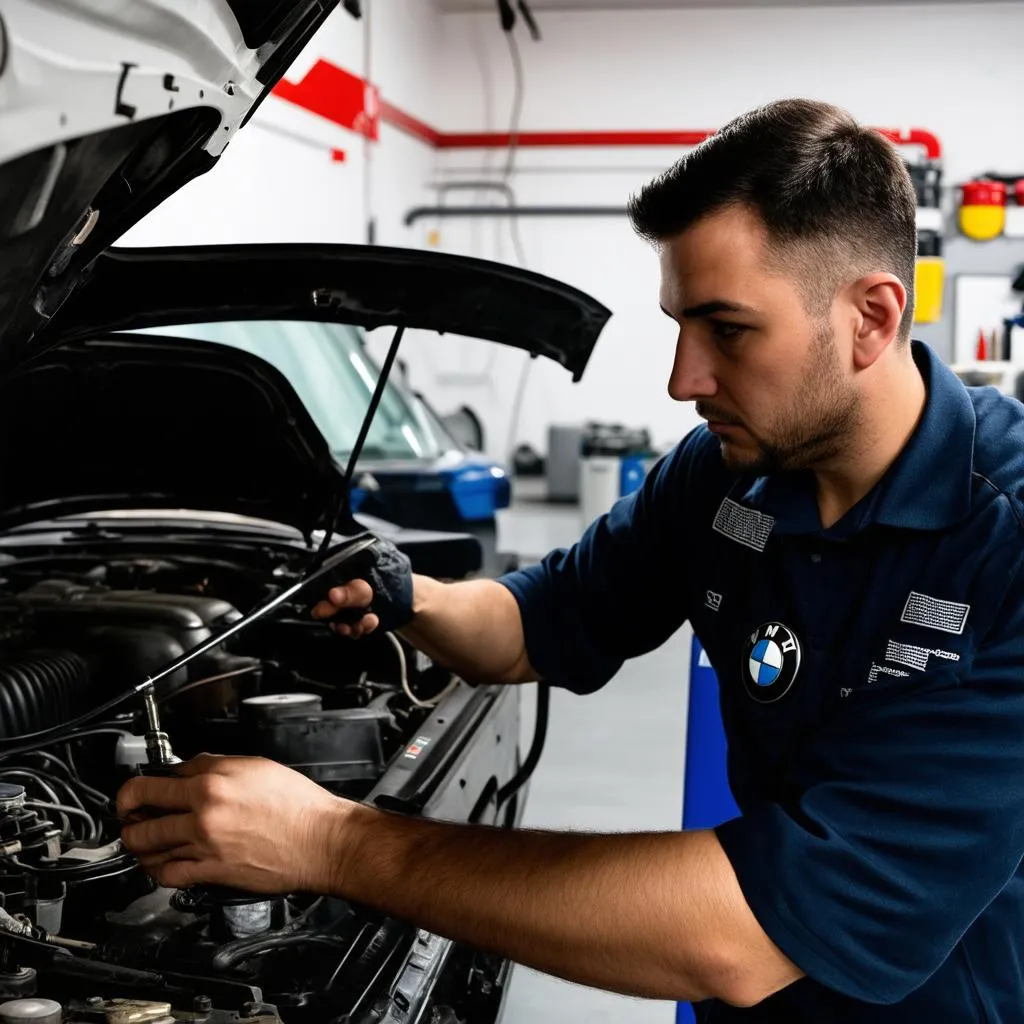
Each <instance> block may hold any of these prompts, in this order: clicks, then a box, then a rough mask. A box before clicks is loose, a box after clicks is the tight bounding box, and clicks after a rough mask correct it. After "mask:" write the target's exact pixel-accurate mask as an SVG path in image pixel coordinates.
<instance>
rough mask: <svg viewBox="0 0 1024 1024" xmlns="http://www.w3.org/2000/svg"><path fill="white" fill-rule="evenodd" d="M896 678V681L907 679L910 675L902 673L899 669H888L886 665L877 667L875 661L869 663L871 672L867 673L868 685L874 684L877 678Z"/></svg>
mask: <svg viewBox="0 0 1024 1024" xmlns="http://www.w3.org/2000/svg"><path fill="white" fill-rule="evenodd" d="M880 675H882V676H896V677H897V678H898V679H909V678H910V673H909V672H904V671H903V669H901V668H890V667H889V666H888V665H879V664H878V662H877V661H873V662H871V671H870V672H869V673H868V683H874V682H876V681H877V680H878V677H879V676H880Z"/></svg>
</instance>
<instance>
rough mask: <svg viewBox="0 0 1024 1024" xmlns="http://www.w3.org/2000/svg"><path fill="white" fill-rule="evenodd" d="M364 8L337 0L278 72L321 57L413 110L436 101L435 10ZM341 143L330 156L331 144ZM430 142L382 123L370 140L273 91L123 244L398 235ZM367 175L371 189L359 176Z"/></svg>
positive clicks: (411, 0) (416, 195) (401, 2)
mask: <svg viewBox="0 0 1024 1024" xmlns="http://www.w3.org/2000/svg"><path fill="white" fill-rule="evenodd" d="M363 6H364V17H363V19H361V20H358V21H357V20H355V19H353V18H352V17H351V16H350V15H349V14H348V13H347V12H345V11H344V10H342V9H341V7H340V6H339V7H338V9H337V10H336V11H335V12H334V13H333V14H332V15H331V17H330V18H329V19H328V20H327V21H326V22H325V23H324V25H323V27H322V28H321V29H320V31H319V32H318V33H317V35H316V36H315V37H314V38H313V39H312V40H311V41H310V42H309V44H308V45H307V46H306V48H305V49H304V50H303V52H302V53H301V54H300V55H299V57H298V58H297V59H296V61H295V62H294V64H293V65H292V67H291V68H290V69H289V71H288V73H287V75H286V76H285V77H286V78H287V79H288V80H289V81H291V82H298V81H299V80H300V79H301V78H302V77H303V75H304V74H305V73H306V71H307V70H308V69H309V68H310V67H311V66H312V65H313V64H314V63H315V61H316V60H317V59H318V58H325V59H327V60H330V61H331V62H332V63H334V64H336V65H338V66H340V67H342V68H344V69H345V70H346V71H349V72H351V73H352V74H356V75H360V76H362V77H364V78H369V79H370V80H371V81H373V82H374V83H375V84H377V85H378V86H380V88H381V92H382V94H383V95H384V96H386V97H387V98H388V99H389V100H391V101H392V102H394V103H396V104H398V105H399V106H401V107H402V108H403V109H405V110H408V111H409V112H410V113H413V114H415V115H417V116H419V117H422V118H427V117H429V116H430V115H431V114H432V113H433V112H434V111H435V109H436V100H435V87H436V77H435V75H434V73H433V67H432V63H431V62H432V59H433V56H434V54H435V53H436V46H437V42H438V38H439V32H440V16H439V14H438V13H437V11H436V10H435V8H434V5H433V4H431V3H424V2H423V0H369V2H367V0H364V4H363ZM332 149H341V150H343V151H344V152H345V154H346V159H345V160H344V161H343V162H335V161H333V160H332V159H331V150H332ZM433 165H434V154H433V152H432V151H431V150H429V149H428V148H426V147H424V146H422V145H420V144H418V143H415V142H413V141H412V140H410V139H408V138H407V137H406V136H404V135H402V134H400V133H398V132H396V131H395V130H394V129H392V128H389V127H387V126H382V128H381V138H380V140H379V141H378V142H369V141H368V140H365V139H364V138H363V137H362V136H360V135H358V134H356V133H353V132H349V131H347V130H345V129H343V128H341V127H339V126H338V125H336V124H334V123H332V122H331V121H328V120H326V119H324V118H322V117H319V116H317V115H316V114H312V113H310V112H308V111H306V110H303V109H302V108H301V107H298V106H296V105H295V104H292V103H289V102H287V101H285V100H282V99H280V98H279V97H277V96H274V95H271V96H269V97H267V99H266V100H265V101H264V102H263V104H262V105H261V106H260V108H259V109H258V110H257V111H256V113H255V114H254V116H253V118H252V120H251V121H250V123H249V124H248V125H246V126H245V128H243V129H242V130H241V131H240V132H239V133H238V134H237V135H236V136H235V138H234V139H233V140H232V142H231V144H230V146H228V148H227V150H226V151H225V153H224V155H223V157H222V158H221V159H220V161H219V162H218V163H217V164H216V165H215V166H214V168H213V169H212V170H211V171H209V172H208V173H207V174H205V175H202V176H201V177H200V178H197V179H195V180H194V181H192V182H190V183H189V184H188V185H186V186H185V187H184V188H183V189H181V191H180V192H178V193H177V194H176V195H174V196H172V197H171V198H170V199H169V200H168V201H167V202H166V203H165V204H163V205H162V206H160V207H158V208H157V209H156V210H154V211H153V212H152V213H151V214H150V215H149V216H148V217H147V218H146V219H145V220H143V221H142V222H140V223H139V224H138V225H136V226H135V228H133V229H132V231H130V232H128V233H127V234H126V235H125V236H124V237H123V238H122V239H121V242H120V244H124V245H176V244H182V245H185V244H200V243H208V242H272V241H279V242H316V241H319V242H357V243H362V242H365V241H366V237H367V228H366V224H367V220H368V218H369V217H370V216H371V215H373V216H375V218H376V220H377V223H378V239H377V240H378V241H379V242H387V241H388V240H389V239H390V240H391V241H392V242H394V241H395V238H394V236H395V228H396V225H398V224H399V223H400V218H399V211H401V210H403V209H404V208H405V207H406V205H409V204H411V203H413V202H419V201H422V200H423V198H424V194H423V193H422V185H423V182H424V181H426V180H427V179H428V178H429V177H430V175H431V172H432V168H433ZM368 182H369V183H370V188H369V190H368V189H367V183H368Z"/></svg>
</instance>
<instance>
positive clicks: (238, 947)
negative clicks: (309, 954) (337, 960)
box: [212, 932, 351, 971]
mask: <svg viewBox="0 0 1024 1024" xmlns="http://www.w3.org/2000/svg"><path fill="white" fill-rule="evenodd" d="M317 945H319V946H331V947H332V948H334V949H348V948H349V946H350V945H351V943H350V942H349V940H347V939H344V938H343V937H342V936H340V935H324V934H323V933H321V932H306V933H303V932H296V933H292V934H289V935H281V934H277V935H256V936H254V937H253V938H251V939H244V940H239V941H238V942H236V943H231V944H230V947H229V946H224V947H222V948H221V949H220V950H218V951H217V953H216V954H215V955H214V957H213V962H212V964H213V967H214V969H215V970H218V971H226V970H229V969H230V968H232V967H235V966H236V965H238V964H240V963H243V962H244V961H246V960H251V959H252V958H253V957H256V956H263V954H264V953H270V952H272V951H273V950H276V949H287V948H288V947H290V946H317Z"/></svg>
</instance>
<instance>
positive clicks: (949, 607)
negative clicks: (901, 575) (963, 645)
mask: <svg viewBox="0 0 1024 1024" xmlns="http://www.w3.org/2000/svg"><path fill="white" fill-rule="evenodd" d="M970 610H971V606H970V605H969V604H958V603H957V602H956V601H943V600H941V599H939V598H937V597H929V596H928V595H927V594H919V593H918V592H917V591H916V590H912V591H911V592H910V596H909V597H908V598H907V603H906V605H905V606H904V608H903V614H902V615H901V616H900V622H906V623H909V624H910V625H912V626H924V627H926V628H927V629H937V630H940V631H941V632H943V633H955V634H957V635H959V634H961V633H963V631H964V626H966V625H967V616H968V614H969V612H970Z"/></svg>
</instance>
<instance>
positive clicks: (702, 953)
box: [326, 806, 793, 1000]
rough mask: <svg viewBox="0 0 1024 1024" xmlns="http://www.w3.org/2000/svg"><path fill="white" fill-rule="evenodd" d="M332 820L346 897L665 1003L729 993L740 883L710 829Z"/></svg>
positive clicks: (342, 815) (368, 813) (352, 811)
mask: <svg viewBox="0 0 1024 1024" xmlns="http://www.w3.org/2000/svg"><path fill="white" fill-rule="evenodd" d="M332 828H333V829H334V837H333V839H332V840H329V841H328V842H329V845H330V846H331V847H332V848H334V849H336V850H338V851H342V853H341V857H340V859H339V860H338V861H337V871H336V875H335V877H334V879H333V882H332V883H331V884H330V888H331V889H332V890H333V891H336V892H337V893H338V894H339V895H341V896H343V897H346V898H349V899H353V900H355V901H358V902H361V903H365V904H368V905H372V906H375V907H377V908H378V909H380V910H382V911H384V912H385V913H389V914H394V915H395V916H397V917H401V918H405V919H408V920H412V921H415V922H416V923H417V924H418V925H420V926H421V927H423V928H426V929H427V930H430V931H434V932H436V933H437V934H440V935H444V936H446V937H449V938H453V939H456V940H457V941H461V942H466V943H468V944H470V945H472V946H475V947H477V948H480V949H485V950H488V951H491V952H494V953H497V954H499V955H502V956H505V957H509V958H510V959H512V960H515V961H517V962H519V963H522V964H525V965H527V966H530V967H533V968H536V969H537V970H540V971H544V972H547V973H550V974H555V975H558V976H559V977H562V978H566V979H568V980H571V981H576V982H580V983H582V984H587V985H593V986H598V987H602V988H607V989H612V990H615V991H618V992H623V993H626V994H630V995H637V996H646V997H652V998H660V999H691V1000H696V999H703V998H707V997H710V996H719V997H723V998H728V997H729V994H730V993H731V992H734V991H736V990H737V989H736V986H737V983H738V982H737V979H736V978H735V977H733V976H732V975H733V973H734V971H735V969H736V965H735V963H734V962H733V961H731V960H730V957H731V955H732V952H733V950H734V946H733V944H732V943H731V941H730V940H729V937H728V935H727V934H726V933H727V932H728V928H729V926H730V925H729V922H730V920H731V918H730V913H731V907H732V903H733V901H734V900H735V893H734V892H733V891H731V889H730V879H731V885H732V886H733V887H734V886H735V878H734V877H733V876H731V873H730V875H729V877H728V878H723V875H722V870H723V868H722V865H723V862H724V853H722V851H721V847H720V846H718V841H717V839H716V838H715V836H714V834H713V833H710V832H703V833H670V834H664V835H660V834H654V835H586V834H574V833H545V832H529V831H510V830H504V829H494V828H487V827H476V826H464V825H451V824H447V823H442V822H431V821H423V820H417V819H406V818H402V817H399V816H397V815H391V814H387V813H384V812H380V811H377V810H375V809H372V808H367V807H363V806H358V807H345V808H344V809H343V810H342V811H340V812H339V814H338V817H337V819H336V821H335V822H334V824H333V825H328V826H326V829H327V831H328V832H330V830H331V829H332ZM726 870H727V871H730V869H728V866H727V865H726ZM745 909H746V908H745V904H744V910H745ZM748 913H749V911H748ZM740 980H742V979H740ZM791 980H793V978H792V977H784V976H780V978H779V980H778V985H777V987H782V985H783V984H786V983H788V982H789V981H791Z"/></svg>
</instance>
